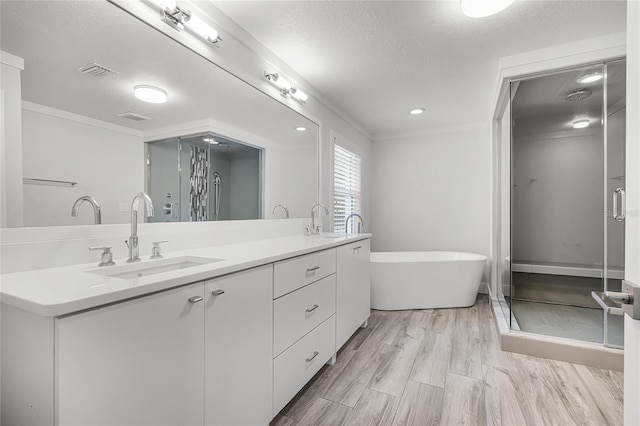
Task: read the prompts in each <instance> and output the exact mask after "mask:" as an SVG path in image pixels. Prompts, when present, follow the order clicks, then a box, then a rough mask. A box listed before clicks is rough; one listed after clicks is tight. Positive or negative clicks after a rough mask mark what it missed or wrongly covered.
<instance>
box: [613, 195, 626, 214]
mask: <svg viewBox="0 0 640 426" xmlns="http://www.w3.org/2000/svg"><path fill="white" fill-rule="evenodd" d="M626 198H627V197H626V194H625V192H624V189H622V188H616V190H615V191H613V218H614V219H615V220H617V221H618V222H622V221H623V220H624V219H625V217H626V210H627V206H626V204H627V200H626ZM618 199H620V207H621V209H618Z"/></svg>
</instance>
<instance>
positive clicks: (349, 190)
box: [333, 145, 362, 233]
mask: <svg viewBox="0 0 640 426" xmlns="http://www.w3.org/2000/svg"><path fill="white" fill-rule="evenodd" d="M334 147H335V150H334V157H333V232H337V233H344V232H345V231H346V230H345V227H344V225H345V223H344V222H345V219H346V218H347V217H349V215H350V214H351V213H358V214H360V212H361V205H362V204H361V203H362V200H361V190H360V181H361V170H360V163H361V161H360V157H359V156H358V155H356V154H354V153H353V152H350V151H348V150H346V149H344V148H343V147H341V146H340V145H334ZM354 219H356V220H354ZM357 223H358V220H357V218H351V220H350V221H349V232H356V230H357Z"/></svg>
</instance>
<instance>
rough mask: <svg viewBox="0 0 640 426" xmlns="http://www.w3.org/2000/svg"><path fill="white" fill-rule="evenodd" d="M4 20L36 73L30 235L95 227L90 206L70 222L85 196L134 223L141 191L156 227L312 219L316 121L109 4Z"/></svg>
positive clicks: (24, 111)
mask: <svg viewBox="0 0 640 426" xmlns="http://www.w3.org/2000/svg"><path fill="white" fill-rule="evenodd" d="M0 7H1V10H0V12H1V24H2V26H1V27H2V28H1V38H0V41H1V48H2V51H3V52H6V53H9V54H11V55H14V56H16V57H19V58H23V59H24V70H23V71H22V72H21V73H20V79H19V81H17V82H15V83H14V84H19V85H20V87H21V98H22V103H21V107H20V108H21V121H22V123H21V128H22V137H21V140H18V141H16V140H9V139H7V140H5V143H6V144H11V143H21V144H22V153H23V167H22V168H23V176H22V178H23V182H24V183H23V198H24V203H23V212H24V213H23V214H24V218H23V224H24V226H55V225H76V224H83V225H86V224H93V223H94V221H95V218H94V214H93V212H92V209H91V206H90V205H84V204H83V205H80V208H79V210H78V214H77V216H76V217H72V215H71V212H72V206H73V205H74V202H75V201H76V200H77V199H78V198H80V197H82V196H91V197H93V198H94V199H95V200H96V201H97V202H98V203H99V205H100V208H101V221H102V223H127V222H128V221H129V209H130V204H131V200H132V198H133V196H134V195H135V194H137V193H138V192H140V191H147V192H148V193H149V194H150V195H151V196H152V199H153V202H154V207H155V217H154V218H153V219H152V220H153V221H154V222H165V221H166V222H170V221H193V220H227V219H260V218H267V219H268V218H280V217H284V211H282V210H280V209H279V210H278V211H277V213H276V214H275V215H272V210H273V208H274V207H275V206H276V205H278V204H284V205H286V206H287V207H288V209H289V212H290V215H291V217H306V216H307V215H308V211H309V209H310V207H311V206H312V205H313V204H314V203H316V202H317V198H318V156H317V150H318V149H317V146H318V126H317V124H315V123H313V122H312V121H310V120H309V119H307V118H305V117H303V116H302V115H300V114H299V113H297V112H295V111H294V110H292V109H290V108H288V107H287V106H285V105H283V104H282V103H280V102H277V101H276V100H274V99H272V98H270V97H269V96H267V95H266V94H264V93H262V92H261V91H259V90H257V89H256V88H254V87H252V86H250V85H248V84H247V83H245V82H244V81H242V80H240V79H239V78H237V77H235V76H233V75H231V74H230V73H228V72H227V71H225V70H223V69H221V68H219V67H218V66H216V65H215V64H213V63H212V62H210V61H209V60H207V59H205V58H204V57H202V56H200V55H198V54H196V53H194V51H192V50H190V49H188V48H187V47H185V46H184V45H182V44H180V43H178V42H177V41H175V40H174V39H172V38H170V37H168V36H167V35H165V34H163V33H162V32H160V31H158V30H156V29H154V28H152V27H151V26H150V25H148V24H147V23H145V22H143V21H141V20H140V19H138V18H136V17H135V16H133V15H131V14H130V13H128V12H126V11H124V10H122V9H121V8H119V7H118V6H116V5H114V4H111V3H109V2H107V1H90V2H77V1H2V2H0ZM212 48H213V47H212ZM3 78H4V77H3ZM6 83H7V82H3V84H6ZM136 86H154V87H157V88H160V89H162V90H163V91H164V92H166V94H167V97H168V99H167V102H165V103H148V102H144V101H141V100H139V99H137V98H136V97H135V96H134V87H136ZM300 128H305V129H306V131H300V130H299V129H300ZM297 129H298V130H297ZM85 204H87V203H85Z"/></svg>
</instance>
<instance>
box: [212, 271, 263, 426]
mask: <svg viewBox="0 0 640 426" xmlns="http://www.w3.org/2000/svg"><path fill="white" fill-rule="evenodd" d="M204 306H205V322H204V330H205V348H204V360H205V365H204V371H205V384H204V394H205V406H204V416H205V424H206V425H225V426H231V425H267V424H268V423H269V421H271V418H272V415H271V404H272V392H273V387H272V365H271V364H272V351H273V349H272V348H273V327H272V318H273V267H272V266H271V265H269V266H264V267H261V268H257V269H252V270H249V271H244V272H238V273H235V274H232V275H227V276H225V277H222V278H215V279H212V280H209V281H207V282H206V283H205V305H204Z"/></svg>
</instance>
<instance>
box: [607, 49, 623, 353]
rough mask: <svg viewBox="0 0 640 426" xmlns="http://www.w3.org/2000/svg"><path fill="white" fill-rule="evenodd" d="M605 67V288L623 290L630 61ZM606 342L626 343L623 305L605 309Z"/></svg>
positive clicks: (610, 343) (615, 344) (617, 344)
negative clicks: (627, 92)
mask: <svg viewBox="0 0 640 426" xmlns="http://www.w3.org/2000/svg"><path fill="white" fill-rule="evenodd" d="M605 67H606V68H605V71H606V74H605V75H606V92H607V93H606V94H607V96H606V106H607V110H606V111H607V113H606V118H607V119H606V139H605V174H604V176H605V200H604V201H605V205H606V208H605V218H604V221H605V258H604V264H605V268H604V290H605V291H620V288H621V283H622V279H623V278H624V218H625V212H624V210H625V157H624V152H625V125H626V98H625V96H626V85H625V83H626V62H625V61H624V60H622V61H616V62H610V63H607V64H606V65H605ZM604 343H605V345H607V346H612V347H622V346H623V344H624V321H623V316H622V310H621V309H620V308H619V307H614V308H612V309H607V310H605V311H604Z"/></svg>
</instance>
